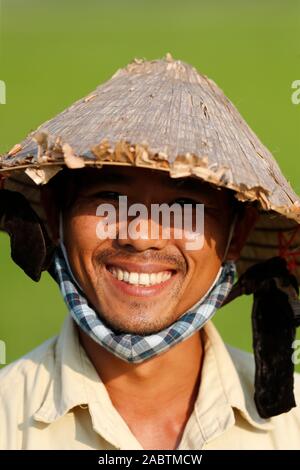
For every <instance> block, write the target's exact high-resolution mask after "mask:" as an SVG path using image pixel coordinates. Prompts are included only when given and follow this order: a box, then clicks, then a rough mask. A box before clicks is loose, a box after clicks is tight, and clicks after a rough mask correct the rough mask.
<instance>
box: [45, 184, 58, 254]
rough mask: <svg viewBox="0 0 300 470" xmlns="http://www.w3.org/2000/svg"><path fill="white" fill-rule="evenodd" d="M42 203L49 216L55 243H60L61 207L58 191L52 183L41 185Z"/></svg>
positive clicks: (48, 221)
mask: <svg viewBox="0 0 300 470" xmlns="http://www.w3.org/2000/svg"><path fill="white" fill-rule="evenodd" d="M41 203H42V205H43V208H44V212H45V215H46V218H47V223H48V226H49V229H50V235H51V238H52V241H53V243H54V244H55V245H58V243H59V207H58V202H57V200H56V193H55V191H53V188H52V187H51V186H50V185H45V186H42V187H41Z"/></svg>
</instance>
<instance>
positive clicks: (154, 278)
mask: <svg viewBox="0 0 300 470" xmlns="http://www.w3.org/2000/svg"><path fill="white" fill-rule="evenodd" d="M150 284H151V285H153V284H156V274H155V273H151V274H150Z"/></svg>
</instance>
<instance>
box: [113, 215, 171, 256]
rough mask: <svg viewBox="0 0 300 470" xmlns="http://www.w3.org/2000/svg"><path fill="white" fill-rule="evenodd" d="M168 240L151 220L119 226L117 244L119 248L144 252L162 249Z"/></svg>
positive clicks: (160, 228)
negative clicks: (127, 247)
mask: <svg viewBox="0 0 300 470" xmlns="http://www.w3.org/2000/svg"><path fill="white" fill-rule="evenodd" d="M168 239H169V238H167V237H166V235H165V232H163V230H162V227H161V226H160V225H158V224H157V222H155V221H154V220H152V219H150V218H149V219H148V220H147V219H140V220H139V221H129V220H128V221H127V224H126V223H122V224H120V226H119V230H118V234H117V242H118V244H119V245H120V246H123V247H125V246H130V247H132V248H134V249H135V250H136V251H145V250H148V249H149V248H156V249H162V248H164V247H165V246H166V245H167V243H168Z"/></svg>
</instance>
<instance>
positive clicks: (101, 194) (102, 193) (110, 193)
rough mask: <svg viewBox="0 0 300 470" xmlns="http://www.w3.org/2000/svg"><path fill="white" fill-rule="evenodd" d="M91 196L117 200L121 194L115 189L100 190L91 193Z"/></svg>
mask: <svg viewBox="0 0 300 470" xmlns="http://www.w3.org/2000/svg"><path fill="white" fill-rule="evenodd" d="M93 196H94V197H97V198H99V199H110V200H113V201H117V200H118V199H119V197H120V196H121V194H120V193H117V192H115V191H100V192H98V193H95V194H93Z"/></svg>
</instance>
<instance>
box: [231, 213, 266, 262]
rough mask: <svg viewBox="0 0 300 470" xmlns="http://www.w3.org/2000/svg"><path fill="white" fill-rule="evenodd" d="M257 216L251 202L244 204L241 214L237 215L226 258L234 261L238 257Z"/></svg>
mask: <svg viewBox="0 0 300 470" xmlns="http://www.w3.org/2000/svg"><path fill="white" fill-rule="evenodd" d="M258 218H259V212H258V210H257V208H256V207H254V206H253V205H251V204H249V205H246V206H245V208H244V210H243V212H242V214H241V215H239V216H238V218H237V221H236V224H235V229H234V233H233V237H232V240H231V244H230V247H229V249H228V254H227V257H226V258H227V259H228V260H234V261H236V260H238V259H239V257H240V255H241V251H242V249H243V247H244V245H245V243H246V241H247V238H248V236H249V235H250V232H251V230H252V229H253V227H254V225H255V223H256V222H257V220H258Z"/></svg>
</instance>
